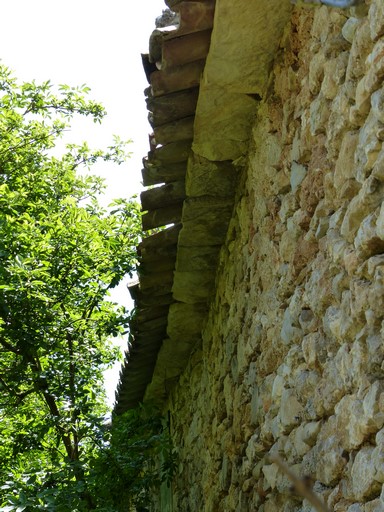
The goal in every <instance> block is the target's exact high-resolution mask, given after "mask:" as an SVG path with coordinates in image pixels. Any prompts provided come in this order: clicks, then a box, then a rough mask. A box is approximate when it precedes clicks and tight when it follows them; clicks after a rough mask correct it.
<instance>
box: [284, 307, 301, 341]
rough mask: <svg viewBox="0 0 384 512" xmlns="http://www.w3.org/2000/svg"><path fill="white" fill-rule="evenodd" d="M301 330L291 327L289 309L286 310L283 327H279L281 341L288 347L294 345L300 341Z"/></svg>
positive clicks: (291, 321) (291, 319)
mask: <svg viewBox="0 0 384 512" xmlns="http://www.w3.org/2000/svg"><path fill="white" fill-rule="evenodd" d="M301 335H302V330H301V329H300V328H299V327H296V326H295V325H293V318H292V315H291V312H290V311H289V309H286V310H285V312H284V317H283V325H282V327H281V332H280V336H281V339H282V341H283V342H284V343H285V344H286V345H289V344H291V343H295V342H296V341H298V340H299V339H300V337H301Z"/></svg>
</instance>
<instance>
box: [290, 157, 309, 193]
mask: <svg viewBox="0 0 384 512" xmlns="http://www.w3.org/2000/svg"><path fill="white" fill-rule="evenodd" d="M306 174H307V168H306V167H305V166H304V165H301V164H298V163H297V162H292V166H291V172H290V183H291V189H292V192H293V193H295V192H296V191H297V189H298V188H299V186H300V184H301V182H302V181H303V179H304V178H305V175H306Z"/></svg>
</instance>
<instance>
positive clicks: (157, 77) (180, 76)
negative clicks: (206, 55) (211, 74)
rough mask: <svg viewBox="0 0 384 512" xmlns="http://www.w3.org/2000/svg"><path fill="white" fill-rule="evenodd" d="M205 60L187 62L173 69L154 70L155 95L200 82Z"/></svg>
mask: <svg viewBox="0 0 384 512" xmlns="http://www.w3.org/2000/svg"><path fill="white" fill-rule="evenodd" d="M204 65H205V60H204V59H203V60H198V61H195V62H191V63H189V64H185V65H184V66H181V67H179V68H176V69H174V70H172V71H154V72H153V73H152V74H151V76H150V79H151V87H152V94H153V96H163V95H164V94H170V93H171V92H177V91H183V90H184V89H191V88H192V87H197V86H198V85H199V84H200V78H201V74H202V72H203V69H204Z"/></svg>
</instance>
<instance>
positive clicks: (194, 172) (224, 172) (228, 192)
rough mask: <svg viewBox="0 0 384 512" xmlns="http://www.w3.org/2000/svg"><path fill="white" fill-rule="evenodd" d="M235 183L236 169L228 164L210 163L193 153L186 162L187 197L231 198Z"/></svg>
mask: <svg viewBox="0 0 384 512" xmlns="http://www.w3.org/2000/svg"><path fill="white" fill-rule="evenodd" d="M236 181H237V172H236V168H235V167H234V166H233V165H232V163H230V162H211V161H210V160H207V159H205V158H203V157H202V156H200V155H196V154H194V153H192V155H191V156H190V158H189V160H188V166H187V178H186V185H187V188H186V192H187V195H188V196H189V197H197V196H205V195H207V196H216V197H232V196H233V194H234V190H235V186H236Z"/></svg>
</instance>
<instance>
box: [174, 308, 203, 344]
mask: <svg viewBox="0 0 384 512" xmlns="http://www.w3.org/2000/svg"><path fill="white" fill-rule="evenodd" d="M206 310H207V307H206V306H205V305H202V304H183V303H175V304H171V306H170V308H169V315H168V330H167V332H168V336H169V337H170V338H171V339H173V340H180V341H181V340H183V341H188V339H192V340H195V339H196V338H197V339H199V338H200V335H201V329H202V321H203V318H205V314H206Z"/></svg>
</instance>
